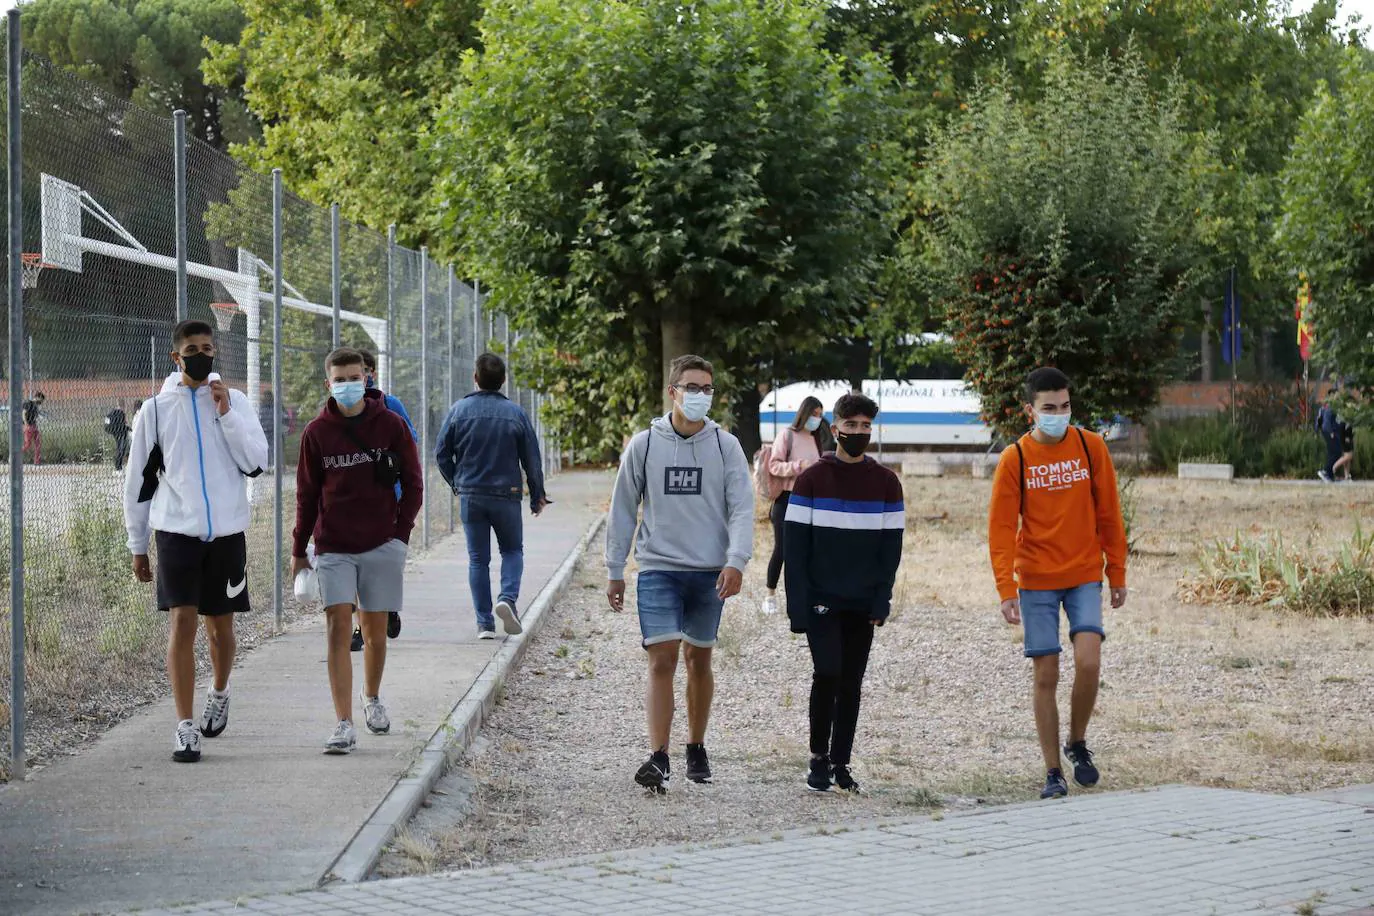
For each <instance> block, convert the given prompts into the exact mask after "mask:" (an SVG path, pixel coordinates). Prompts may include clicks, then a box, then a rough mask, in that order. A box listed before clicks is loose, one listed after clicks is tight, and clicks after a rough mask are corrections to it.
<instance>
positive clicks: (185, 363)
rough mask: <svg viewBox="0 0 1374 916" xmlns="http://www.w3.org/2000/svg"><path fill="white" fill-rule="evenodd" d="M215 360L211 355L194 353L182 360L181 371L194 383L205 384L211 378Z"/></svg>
mask: <svg viewBox="0 0 1374 916" xmlns="http://www.w3.org/2000/svg"><path fill="white" fill-rule="evenodd" d="M214 364H215V358H214V357H213V356H211V355H210V354H209V353H192V354H191V355H190V356H183V357H182V358H181V371H182V372H185V373H186V376H187V377H188V378H189V379H190V380H191V381H193V382H203V381H205V380H206V379H207V378H209V377H210V368H211V367H212V366H214Z"/></svg>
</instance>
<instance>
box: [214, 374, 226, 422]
mask: <svg viewBox="0 0 1374 916" xmlns="http://www.w3.org/2000/svg"><path fill="white" fill-rule="evenodd" d="M210 396H211V397H213V398H214V399H215V410H218V411H219V415H220V416H221V417H222V416H224V415H225V414H227V413H228V412H229V389H228V387H226V386H225V384H224V383H223V382H219V381H215V382H211V383H210Z"/></svg>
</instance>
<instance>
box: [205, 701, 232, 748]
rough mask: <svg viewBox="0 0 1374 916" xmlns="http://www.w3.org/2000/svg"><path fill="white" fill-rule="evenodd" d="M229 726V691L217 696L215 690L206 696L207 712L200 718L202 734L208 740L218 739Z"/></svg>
mask: <svg viewBox="0 0 1374 916" xmlns="http://www.w3.org/2000/svg"><path fill="white" fill-rule="evenodd" d="M228 724H229V691H227V690H226V691H224V693H223V694H218V695H217V694H216V693H215V691H214V690H211V691H209V692H208V693H206V694H205V712H203V713H201V716H200V733H201V734H202V735H204V736H205V737H207V738H218V737H219V736H220V734H221V733H222V732H223V731H224V729H225V727H226V726H228Z"/></svg>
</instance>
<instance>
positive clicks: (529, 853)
mask: <svg viewBox="0 0 1374 916" xmlns="http://www.w3.org/2000/svg"><path fill="white" fill-rule="evenodd" d="M905 484H906V492H907V506H908V518H909V521H908V527H907V542H906V551H905V562H904V565H903V569H902V572H901V575H900V578H899V582H898V587H897V594H896V600H895V601H894V611H893V617H892V620H891V621H890V622H889V624H888V625H887V626H886V627H884V628H883V629H882V630H880V631H879V634H878V638H877V640H875V643H874V650H873V656H872V659H871V662H870V667H869V674H868V678H867V681H866V689H865V698H864V709H863V712H862V714H861V719H860V724H859V733H858V740H857V745H856V758H857V759H856V761H855V771H856V775H857V776H858V777H859V779H860V780H861V782H863V784H864V786H865V790H866V794H865V796H863V797H861V798H857V799H847V798H846V799H841V798H834V797H824V796H823V797H820V798H817V797H815V796H813V795H808V794H807V793H805V792H804V791H803V786H802V779H803V769H804V766H805V760H806V729H807V726H806V704H807V693H808V688H809V676H810V661H809V657H808V655H807V652H806V648H805V643H804V641H803V640H802V639H801V638H800V637H795V636H792V635H791V634H789V633H788V632H787V626H786V620H785V617H783V616H781V615H780V616H778V617H763V616H762V615H760V614H759V613H758V611H757V606H758V601H759V599H760V598H761V597H762V575H763V567H764V562H765V561H766V552H767V549H768V548H769V546H770V541H771V538H770V535H769V533H768V529H767V528H766V527H765V526H764V525H762V524H761V525H760V527H759V531H758V539H757V541H758V549H757V550H756V553H757V554H758V556H757V557H756V562H755V563H754V564H753V565H752V568H751V570H750V573H749V575H748V577H747V578H746V589H747V591H746V595H745V596H743V597H742V598H741V599H738V600H736V601H732V602H731V603H730V605H729V606H728V607H727V609H726V616H725V619H724V623H723V626H722V631H721V639H720V647H719V650H718V660H717V665H716V670H717V694H716V704H715V710H714V715H713V719H712V727H711V733H710V736H709V738H708V742H709V746H710V748H711V751H712V760H713V765H714V767H715V769H716V773H717V779H716V784H715V785H714V786H710V787H699V786H693V785H690V784H686V783H685V781H683V780H682V778H681V775H680V771H679V773H677V774H675V779H674V782H673V784H672V790H671V792H670V793H669V795H668V796H667V797H666V798H662V799H655V798H647V797H645V796H644V795H643V794H641V793H640V792H639V791H638V790H637V789H636V788H635V787H634V786H633V784H632V782H631V776H632V774H633V772H634V769H635V767H636V766H637V765H638V764H639V762H640V761H641V759H642V757H643V755H644V753H645V739H644V725H643V714H642V711H641V708H642V707H641V698H642V694H643V685H644V661H643V653H642V651H641V650H640V648H639V646H638V630H637V626H636V623H635V620H634V617H633V616H632V615H631V614H625V615H615V614H612V613H610V612H609V611H607V610H606V609H605V605H604V598H603V597H602V595H601V582H602V579H601V576H602V571H601V567H600V556H599V550H597V549H595V548H594V549H593V551H592V553H591V555H589V557H588V559H587V561H586V562H584V564H583V565H582V567H581V569H580V570H579V574H578V577H577V579H576V580H575V582H574V585H573V586H572V589H571V591H570V593H569V595H568V596H567V597H566V599H565V600H564V601H563V602H561V604H560V606H559V607H558V608H556V609H555V610H554V612H553V613H554V617H553V619H552V620H551V622H550V623H549V624H548V625H547V626H546V627H545V629H544V630H543V631H542V632H541V634H540V635H539V636H537V637H536V639H535V641H534V643H533V645H532V646H531V649H530V653H529V655H528V656H527V659H526V661H525V663H524V668H523V670H521V671H519V672H517V673H516V674H515V675H514V676H513V677H512V678H511V680H510V681H509V682H508V690H509V693H508V696H507V699H506V701H505V702H504V703H503V705H502V706H501V707H500V708H499V709H498V710H497V712H496V715H495V717H494V719H493V721H492V722H491V724H490V726H489V727H488V728H487V729H486V730H485V735H486V737H487V738H488V739H489V741H488V742H487V749H486V751H485V752H484V753H482V754H480V755H477V756H475V757H473V758H470V759H469V760H467V761H466V762H465V764H464V765H463V766H462V767H460V768H459V771H458V772H457V773H455V774H454V775H453V776H452V777H450V778H456V779H465V780H468V781H470V782H475V784H476V788H475V791H474V792H473V793H472V797H471V798H470V799H467V800H466V801H464V802H463V804H466V805H470V807H471V813H469V814H467V815H466V816H465V817H464V818H461V819H455V817H454V816H452V814H451V813H448V814H446V813H445V808H446V807H449V806H451V805H453V804H456V802H455V801H454V800H453V799H452V798H441V799H436V801H435V804H434V806H433V808H432V809H431V810H430V811H427V812H426V813H425V814H424V815H422V817H421V818H420V819H419V820H417V822H416V824H415V825H414V828H413V829H414V831H415V832H416V833H417V835H420V836H427V837H429V838H430V839H431V840H432V841H433V845H434V848H436V849H437V850H438V858H437V860H435V861H433V862H425V861H420V860H419V859H408V858H407V857H405V856H398V855H393V856H392V857H390V858H389V859H388V862H387V866H386V870H387V871H388V873H400V872H406V871H414V870H426V869H428V868H431V867H444V866H450V867H451V866H466V865H476V864H488V863H492V862H502V861H510V860H514V859H523V858H542V857H549V856H559V855H570V854H579V853H590V852H599V851H604V850H608V849H616V848H624V847H630V846H640V845H649V844H662V843H675V842H689V841H690V842H709V841H711V840H714V839H720V838H725V837H730V836H739V835H747V834H756V835H757V834H767V833H768V832H770V831H774V830H781V829H786V828H790V827H798V826H807V825H823V824H829V823H840V822H845V821H851V820H853V819H854V818H865V817H884V816H894V815H903V814H906V815H910V814H914V813H921V812H928V811H932V810H935V809H938V808H943V807H951V806H968V805H975V804H981V803H990V802H1001V801H1012V800H1025V799H1029V798H1032V797H1034V794H1035V791H1036V789H1038V783H1039V780H1040V778H1041V764H1040V760H1039V753H1038V749H1037V744H1036V740H1035V731H1034V723H1033V721H1032V717H1031V712H1030V704H1029V667H1028V665H1027V663H1026V661H1025V660H1024V658H1022V656H1021V651H1020V631H1019V630H1017V629H1013V628H1010V627H1007V626H1006V625H1005V624H1004V623H1003V622H1002V620H1001V616H1000V614H999V613H998V610H997V599H996V594H995V591H994V588H993V585H992V580H991V575H990V572H989V569H988V566H987V547H986V538H985V524H986V500H987V496H988V484H987V483H986V482H985V481H976V480H971V479H969V478H951V479H934V480H931V479H908V480H907V481H905ZM1137 490H1138V497H1139V511H1138V515H1137V519H1136V525H1137V528H1138V546H1139V551H1140V552H1139V555H1137V556H1135V557H1133V559H1132V561H1131V564H1130V580H1131V581H1130V585H1131V596H1130V601H1129V603H1128V605H1127V607H1126V608H1124V609H1122V610H1120V611H1111V610H1108V611H1107V617H1106V625H1107V630H1108V633H1109V639H1108V641H1107V643H1106V645H1105V647H1104V651H1103V685H1102V692H1101V696H1100V700H1099V705H1098V710H1097V716H1096V718H1095V720H1094V724H1093V728H1092V731H1091V733H1090V738H1091V739H1092V744H1093V746H1094V748H1095V749H1096V750H1097V751H1098V761H1099V763H1100V765H1101V768H1102V772H1103V783H1102V785H1103V788H1105V789H1120V788H1127V787H1134V786H1144V785H1158V784H1165V783H1173V782H1187V783H1194V784H1201V785H1213V786H1231V787H1238V788H1248V789H1256V790H1271V791H1285V792H1291V791H1304V790H1310V789H1318V788H1325V787H1331V786H1338V785H1344V784H1350V783H1360V782H1374V726H1371V723H1370V721H1369V718H1368V715H1367V710H1368V697H1369V696H1370V693H1371V691H1372V690H1374V652H1371V651H1370V650H1371V644H1374V622H1372V621H1370V620H1369V619H1367V618H1364V619H1358V618H1316V619H1314V618H1311V617H1304V616H1299V615H1296V614H1292V613H1290V612H1287V611H1283V610H1279V609H1272V608H1264V607H1256V606H1251V605H1228V604H1212V605H1205V606H1198V605H1185V604H1183V603H1181V602H1180V600H1179V597H1178V593H1179V581H1180V579H1181V578H1182V577H1184V576H1185V575H1187V574H1189V572H1190V570H1192V569H1194V568H1195V565H1196V560H1197V556H1198V551H1199V550H1200V549H1201V548H1202V547H1203V546H1204V545H1206V544H1209V543H1212V542H1214V541H1215V540H1216V539H1218V538H1225V537H1229V536H1231V535H1233V534H1234V532H1235V530H1236V529H1242V530H1246V531H1255V532H1264V531H1269V530H1279V531H1284V532H1286V533H1288V534H1289V535H1290V536H1294V537H1296V533H1298V532H1301V534H1302V537H1303V538H1305V539H1310V540H1311V543H1312V544H1314V545H1317V546H1319V547H1324V548H1327V549H1334V548H1335V546H1336V545H1337V544H1339V543H1340V541H1341V540H1342V539H1345V538H1348V537H1349V536H1350V535H1351V534H1352V533H1353V531H1354V528H1355V523H1356V520H1357V519H1358V518H1369V517H1370V516H1371V514H1374V513H1372V512H1371V510H1374V490H1368V489H1364V488H1338V487H1326V488H1320V487H1301V486H1292V485H1250V484H1236V485H1225V486H1217V485H1207V484H1201V483H1183V482H1177V481H1167V480H1158V479H1143V480H1141V481H1140V482H1139V484H1138V487H1137ZM632 587H633V586H632ZM630 597H631V599H633V594H631V596H630ZM627 606H629V607H633V603H632V601H631V602H627ZM1070 659H1071V654H1066V656H1065V666H1066V676H1065V677H1064V678H1063V680H1062V682H1061V707H1066V706H1067V693H1068V689H1069V684H1070V681H1071V678H1070V677H1069V676H1067V668H1068V666H1069V663H1070ZM679 690H681V685H679ZM683 712H684V706H683V702H682V700H681V699H680V700H679V721H678V722H677V723H676V724H675V734H674V740H673V748H674V750H673V754H674V767H675V769H678V768H680V767H681V766H682V758H681V748H682V743H683V742H684V741H685V740H686V739H685V734H684V733H683V728H684V723H683V722H682V721H681V719H682V718H684V716H683ZM1074 791H1075V792H1076V791H1078V790H1077V789H1075V790H1074ZM421 848H422V849H425V850H427V849H428V848H429V847H428V846H423V847H421Z"/></svg>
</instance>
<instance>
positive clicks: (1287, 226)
mask: <svg viewBox="0 0 1374 916" xmlns="http://www.w3.org/2000/svg"><path fill="white" fill-rule="evenodd" d="M1341 77H1342V78H1341V83H1340V86H1339V89H1334V90H1333V89H1331V88H1329V87H1322V89H1321V90H1319V91H1318V93H1317V95H1316V102H1315V104H1314V105H1313V106H1312V108H1311V109H1310V110H1309V111H1308V112H1307V115H1306V117H1304V118H1303V122H1302V129H1301V130H1299V131H1298V136H1297V139H1296V141H1295V142H1294V144H1293V152H1292V156H1291V157H1290V158H1289V161H1288V165H1287V167H1286V168H1285V169H1284V172H1283V215H1282V219H1281V220H1280V222H1279V227H1278V232H1277V236H1276V238H1277V247H1278V248H1279V250H1280V251H1281V252H1282V253H1283V254H1284V256H1285V257H1286V259H1287V261H1288V263H1289V264H1291V265H1292V266H1293V267H1294V268H1295V273H1296V272H1297V271H1301V272H1304V273H1306V275H1307V277H1308V278H1309V280H1310V282H1311V284H1312V298H1313V306H1312V308H1311V310H1310V313H1309V317H1310V321H1311V323H1312V331H1313V337H1314V348H1315V354H1314V358H1315V359H1316V360H1317V361H1318V362H1320V363H1323V364H1325V365H1327V366H1329V367H1331V368H1332V369H1333V370H1334V371H1335V372H1336V373H1337V374H1338V375H1340V376H1342V377H1344V378H1346V379H1347V380H1348V381H1349V382H1350V383H1351V388H1353V389H1354V391H1355V392H1359V393H1360V394H1359V395H1357V397H1356V398H1355V399H1349V398H1348V399H1347V401H1346V404H1345V407H1346V408H1347V410H1348V411H1349V412H1350V413H1352V414H1353V415H1355V417H1356V421H1357V422H1358V423H1359V424H1360V425H1366V424H1369V423H1371V422H1374V402H1371V400H1370V398H1369V396H1368V393H1369V392H1371V391H1374V308H1371V303H1374V68H1372V67H1371V64H1370V57H1369V55H1368V54H1367V53H1365V52H1363V51H1353V50H1352V51H1351V52H1349V54H1348V55H1347V59H1346V62H1345V67H1344V70H1343V72H1342V74H1341Z"/></svg>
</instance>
